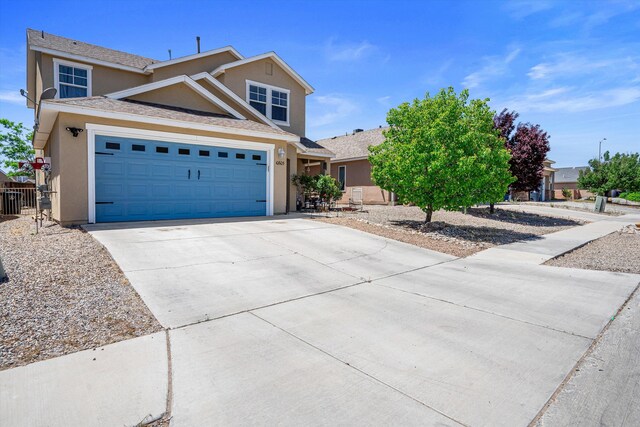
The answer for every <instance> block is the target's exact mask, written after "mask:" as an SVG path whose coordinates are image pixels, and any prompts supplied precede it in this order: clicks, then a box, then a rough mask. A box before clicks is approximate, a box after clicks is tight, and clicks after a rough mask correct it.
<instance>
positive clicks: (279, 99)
mask: <svg viewBox="0 0 640 427" xmlns="http://www.w3.org/2000/svg"><path fill="white" fill-rule="evenodd" d="M289 94H290V92H289V90H287V89H282V88H278V87H275V86H270V85H266V84H264V83H257V82H252V81H249V80H247V101H248V102H249V104H250V105H251V106H252V107H253V108H255V109H256V110H258V111H260V112H261V113H262V114H264V115H265V116H266V117H268V118H270V119H271V120H273V121H274V122H276V123H280V124H284V125H286V126H289Z"/></svg>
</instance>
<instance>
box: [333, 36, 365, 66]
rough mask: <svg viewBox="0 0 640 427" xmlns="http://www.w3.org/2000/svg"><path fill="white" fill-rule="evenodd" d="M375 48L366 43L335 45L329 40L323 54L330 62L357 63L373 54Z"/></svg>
mask: <svg viewBox="0 0 640 427" xmlns="http://www.w3.org/2000/svg"><path fill="white" fill-rule="evenodd" d="M376 50H377V47H376V46H374V45H372V44H371V43H369V42H368V41H366V40H365V41H361V42H359V43H342V44H340V43H336V42H335V40H334V39H330V40H329V41H328V42H327V44H326V46H325V52H326V55H327V59H328V60H329V61H332V62H345V61H358V60H361V59H363V58H366V57H367V56H369V55H371V54H373V53H374V52H375V51H376Z"/></svg>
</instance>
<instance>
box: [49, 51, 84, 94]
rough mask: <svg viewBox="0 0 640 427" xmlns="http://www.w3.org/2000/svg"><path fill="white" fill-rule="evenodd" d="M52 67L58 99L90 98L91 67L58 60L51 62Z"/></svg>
mask: <svg viewBox="0 0 640 427" xmlns="http://www.w3.org/2000/svg"><path fill="white" fill-rule="evenodd" d="M53 67H54V83H55V87H56V89H58V93H57V97H58V98H79V97H84V96H91V70H92V68H93V67H91V66H90V65H85V64H78V63H75V62H70V61H62V60H60V59H54V60H53Z"/></svg>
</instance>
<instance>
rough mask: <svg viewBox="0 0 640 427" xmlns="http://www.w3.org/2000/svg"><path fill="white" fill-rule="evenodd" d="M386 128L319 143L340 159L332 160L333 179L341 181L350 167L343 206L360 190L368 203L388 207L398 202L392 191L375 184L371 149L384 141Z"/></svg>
mask: <svg viewBox="0 0 640 427" xmlns="http://www.w3.org/2000/svg"><path fill="white" fill-rule="evenodd" d="M385 130H386V128H375V129H369V130H365V131H360V132H355V131H354V132H353V133H351V134H348V135H340V136H336V137H333V138H327V139H321V140H319V141H318V144H320V145H322V146H324V147H326V148H327V149H329V150H331V151H333V152H334V153H335V154H336V156H335V158H334V159H332V160H331V176H332V177H334V178H335V179H336V180H339V168H340V166H344V167H345V168H346V182H345V190H344V194H343V196H342V199H341V200H340V201H339V203H348V202H349V200H350V199H352V195H353V190H357V189H360V190H361V194H362V200H363V203H364V204H371V205H374V204H375V205H386V204H390V203H392V202H394V201H395V198H394V197H392V194H391V193H390V192H389V191H386V190H383V189H381V188H380V187H378V186H377V185H375V184H374V183H373V181H372V179H371V163H369V160H368V156H369V147H370V146H375V145H379V144H381V143H382V142H383V141H384V135H383V134H382V133H383V132H384V131H385Z"/></svg>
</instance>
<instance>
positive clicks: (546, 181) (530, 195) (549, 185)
mask: <svg viewBox="0 0 640 427" xmlns="http://www.w3.org/2000/svg"><path fill="white" fill-rule="evenodd" d="M554 163H555V162H554V161H553V160H549V159H545V160H544V162H543V165H544V166H543V170H542V180H541V181H540V186H539V187H538V189H537V190H535V191H529V192H527V191H519V192H517V193H515V194H514V195H513V198H514V199H515V200H520V201H531V200H535V201H542V202H547V201H549V200H553V199H554V188H555V174H556V169H554V168H553V167H552V166H551V165H553V164H554Z"/></svg>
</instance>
